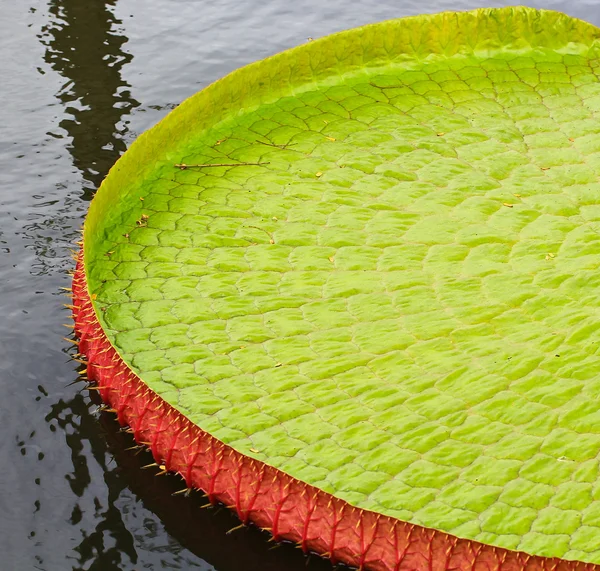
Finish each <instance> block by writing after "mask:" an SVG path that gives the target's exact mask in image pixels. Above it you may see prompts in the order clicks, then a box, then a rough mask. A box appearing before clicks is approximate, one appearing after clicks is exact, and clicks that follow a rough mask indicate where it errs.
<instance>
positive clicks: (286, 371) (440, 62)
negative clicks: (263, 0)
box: [76, 8, 600, 569]
mask: <svg viewBox="0 0 600 571" xmlns="http://www.w3.org/2000/svg"><path fill="white" fill-rule="evenodd" d="M599 39H600V31H599V30H598V29H596V28H595V27H593V26H591V25H589V24H587V23H584V22H581V21H579V20H575V19H572V18H569V17H567V16H565V15H562V14H558V13H555V12H550V11H536V10H532V9H526V8H507V9H497V10H478V11H475V12H467V13H444V14H440V15H433V16H420V17H414V18H406V19H400V20H394V21H389V22H384V23H381V24H376V25H371V26H366V27H363V28H358V29H355V30H351V31H348V32H343V33H339V34H335V35H333V36H329V37H326V38H323V39H320V40H318V41H314V42H310V43H308V44H306V45H303V46H301V47H298V48H295V49H292V50H290V51H287V52H285V53H282V54H279V55H276V56H274V57H271V58H268V59H266V60H263V61H260V62H257V63H255V64H252V65H250V66H247V67H245V68H243V69H240V70H238V71H236V72H234V73H232V74H230V75H228V76H227V77H225V78H224V79H222V80H220V81H218V82H216V83H215V84H213V85H211V86H210V87H208V88H207V89H205V90H203V91H201V92H200V93H198V94H197V95H195V96H193V97H192V98H190V99H189V100H187V101H186V102H184V103H183V104H182V105H181V106H180V107H179V108H177V109H176V110H175V111H173V112H172V113H171V114H170V115H169V116H168V117H167V118H166V119H165V120H163V121H162V122H161V123H160V124H159V125H157V126H156V127H154V128H153V129H151V130H150V131H149V132H147V133H145V134H144V135H142V136H141V137H140V138H139V139H138V140H137V141H136V142H135V143H134V144H133V145H132V147H131V149H130V150H129V151H128V152H127V153H126V154H125V155H124V156H123V157H122V158H121V159H120V160H119V162H118V163H117V164H116V165H115V167H114V168H113V169H112V170H111V172H110V174H109V176H108V177H107V179H106V180H105V181H104V183H103V185H102V187H101V188H100V190H99V191H98V193H97V195H96V197H95V198H94V200H93V202H92V204H91V207H90V211H89V215H88V217H87V219H86V223H85V230H84V249H83V255H82V259H81V263H80V266H79V270H78V274H77V279H76V318H77V321H78V330H79V332H80V333H81V334H82V335H83V337H84V339H83V341H82V343H83V348H84V350H86V352H87V353H88V356H89V360H90V369H91V376H92V377H93V378H96V379H98V380H99V382H100V384H101V385H102V386H101V392H102V391H104V392H103V396H104V397H105V398H106V399H107V400H109V401H110V402H112V403H113V404H115V403H117V404H118V406H115V408H116V409H118V412H119V415H120V418H121V420H122V421H123V422H127V423H128V424H130V425H131V426H132V428H133V430H134V432H136V436H138V437H139V439H140V440H142V441H145V442H147V443H148V444H149V445H151V446H154V445H156V446H158V445H157V444H156V443H157V442H163V441H164V442H163V444H164V446H163V448H160V446H158V448H153V451H154V452H155V455H156V456H157V460H158V461H159V464H162V465H163V466H164V467H165V469H173V470H175V471H178V472H180V473H181V474H182V475H183V476H184V477H185V478H186V481H187V482H188V485H189V486H195V487H201V488H203V489H204V490H205V491H207V492H208V493H209V495H211V497H214V498H215V500H221V501H224V502H225V503H228V505H231V506H233V507H234V508H235V509H237V510H238V513H239V514H240V517H242V519H244V520H245V521H255V522H256V523H258V525H261V526H262V527H266V528H269V529H271V531H272V532H273V533H274V535H275V536H276V537H277V538H279V537H283V538H286V537H287V538H291V539H295V540H297V541H300V542H301V545H302V547H303V548H305V549H313V550H315V551H318V552H320V553H323V554H329V556H331V557H332V559H334V560H342V561H346V562H349V563H354V564H356V565H366V566H367V567H371V568H373V569H398V568H404V567H401V565H402V564H403V563H402V562H403V561H408V559H402V558H403V557H409V556H415V557H417V555H418V556H419V557H421V558H422V559H418V561H421V563H415V562H414V561H417V559H415V560H411V561H413V562H412V563H410V564H409V563H406V565H409V566H410V565H412V567H410V568H415V569H416V568H419V569H420V568H424V566H425V563H424V562H425V561H427V559H428V558H429V561H430V563H431V560H433V563H432V564H434V565H442V564H441V563H440V561H441V559H440V558H441V557H442V555H440V553H442V552H444V553H446V554H447V553H451V554H452V553H454V554H456V553H457V552H456V549H458V547H456V546H459V547H460V546H463V547H464V546H465V545H466V546H468V547H469V549H472V551H470V552H469V553H471V555H465V553H467V551H464V549H467V548H466V547H464V549H463V547H461V549H463V551H464V553H463V552H461V553H463V555H460V557H462V559H460V557H459V556H458V555H457V556H456V557H458V559H456V560H455V561H454V560H453V561H454V563H453V564H454V565H456V568H470V567H468V565H471V564H472V562H471V563H469V561H471V560H475V559H476V558H477V557H478V556H479V555H477V554H478V553H480V552H481V553H487V555H486V556H489V557H496V559H497V561H505V560H507V561H511V562H512V563H511V564H514V565H516V567H514V568H520V567H525V566H526V561H527V558H524V556H523V557H522V556H520V555H518V554H516V555H515V554H514V553H513V551H520V552H525V553H528V554H532V555H535V556H547V557H559V558H563V559H573V560H580V561H585V562H591V563H600V491H599V488H598V483H597V482H598V453H599V450H600V412H599V411H598V397H599V396H600V375H599V371H600V357H599V352H600V309H599V308H600V287H599V285H600V278H599V276H600V272H599V266H600V256H599V253H600V184H599V182H598V177H599V175H600V72H599V68H600V43H599ZM86 304H87V305H86ZM90 304H91V305H90ZM92 330H93V331H94V332H95V333H94V335H93V336H92V335H91V334H90V333H89V331H92ZM86 335H87V336H86ZM105 353H108V354H109V355H110V356H111V358H110V362H108V363H107V362H106V361H103V360H102V359H103V357H102V355H104V354H105ZM119 375H120V376H119ZM128 375H130V376H128ZM125 378H127V379H129V380H128V381H127V382H126V383H124V382H123V383H122V382H121V381H122V379H125ZM131 383H134V384H135V383H138V384H137V385H136V387H137V388H136V389H135V391H134V390H133V389H131V390H130V389H129V388H127V387H129V386H130V385H131ZM139 383H142V385H141V386H142V387H147V389H143V390H140V388H139V387H140V385H139ZM136 391H137V392H136ZM157 402H158V403H159V405H156V407H155V409H156V410H155V409H154V408H152V407H153V406H154V404H152V403H157ZM147 411H151V412H147ZM161 414H162V415H164V418H167V419H168V421H164V422H163V420H164V419H163V418H162V417H161ZM148 418H151V422H150V421H149V420H148ZM173 419H177V420H176V421H175V420H173ZM178 423H179V424H178ZM182 423H183V424H182ZM184 424H185V427H186V428H185V430H183V429H182V428H181V427H182V426H184ZM177 427H179V428H177ZM188 429H189V430H190V433H191V432H194V430H196V431H197V432H196V433H195V434H196V436H195V439H192V440H190V441H186V443H185V446H183V445H179V444H177V443H178V442H179V441H180V440H181V439H184V438H187V437H184V436H182V434H183V433H184V432H185V431H187V430H188ZM178 439H179V440H178ZM209 441H210V443H211V444H210V446H208V444H206V443H207V442H209ZM169 442H170V444H169ZM215 442H216V443H217V444H218V445H221V444H222V445H224V446H223V447H221V448H218V450H220V452H218V453H217V452H211V454H212V456H210V454H209V456H210V458H211V460H210V461H209V460H207V458H208V456H206V454H208V453H207V452H206V450H208V448H210V447H213V448H210V450H214V446H217V444H215ZM165 443H166V444H165ZM161 446H162V445H161ZM194 446H195V447H196V448H194ZM207 447H208V448H207ZM173 450H175V452H174V454H173V453H172V452H173ZM194 450H195V452H194ZM223 450H225V451H226V452H223ZM223 454H225V456H227V458H230V457H231V458H234V459H235V462H237V464H235V462H234V464H231V465H229V464H227V462H225V461H224V460H223V458H224V456H223ZM228 455H229V456H228ZM207 463H210V464H211V466H212V467H211V468H210V474H209V470H208V468H206V465H207ZM215 466H216V467H215ZM232 466H238V468H235V469H234V467H232ZM249 467H251V470H254V471H253V472H252V471H250V472H248V470H250V468H249ZM236 470H238V471H237V472H236ZM265 470H266V471H267V472H268V474H269V478H266V477H265V476H264V474H265V473H267V472H265ZM228 471H229V473H230V475H231V474H233V475H231V477H230V479H229V480H227V482H229V484H227V485H225V484H218V485H217V484H215V485H213V484H214V482H217V481H220V480H218V477H220V474H221V473H225V472H228ZM207 474H208V475H207ZM236 474H237V475H236ZM271 476H272V480H271V479H270V478H271ZM223 477H225V476H223ZM203 478H205V479H204V480H203ZM277 478H279V480H278V479H277ZM281 478H283V480H281ZM285 478H288V484H285V485H284V484H282V483H281V482H282V481H283V482H285V481H286V480H285ZM267 480H268V481H267ZM255 481H256V482H260V486H262V487H261V488H260V492H259V491H256V490H257V489H258V488H252V486H254V485H255ZM269 482H273V485H272V486H273V487H274V486H275V485H276V484H275V482H277V486H278V487H277V490H276V491H273V490H271V491H270V492H269V493H271V495H272V497H275V498H279V500H273V501H274V504H273V505H275V506H277V507H276V508H272V510H271V511H269V510H270V509H271V506H268V505H266V504H265V506H264V508H263V507H260V508H259V507H257V506H258V504H259V503H260V502H258V500H256V501H257V502H258V503H256V505H255V503H253V502H254V501H255V499H256V498H257V497H259V496H260V494H262V493H263V492H264V490H265V489H266V488H268V487H269V485H270V484H269ZM291 483H293V485H292V484H291ZM257 485H258V484H257ZM286 485H287V486H288V487H287V488H286ZM215 486H216V487H215ZM219 486H220V487H219ZM290 486H292V487H293V486H296V488H294V489H295V490H296V491H295V492H294V494H293V497H291V496H290V494H288V492H287V490H288V489H291V488H290ZM298 486H300V488H298ZM301 486H304V488H302V487H301ZM232 488H234V489H233V490H232ZM253 489H254V490H255V491H254V492H252V491H251V490H253ZM298 490H300V491H301V490H304V493H300V492H298ZM265 493H266V492H265ZM290 493H291V492H290ZM252 494H254V495H252ZM305 496H309V497H312V498H314V501H313V500H310V499H308V500H305V499H303V498H305ZM261 497H262V496H261ZM228 498H229V499H228ZM232 498H233V499H232ZM249 498H250V499H249ZM323 498H324V499H323ZM327 498H328V501H329V508H331V506H334V508H335V509H338V508H339V506H343V507H342V508H339V511H337V512H336V511H335V509H333V508H331V510H330V511H331V513H329V512H327V509H328V508H327V501H326V500H327ZM277 501H279V504H277ZM304 501H306V502H308V503H306V504H304V503H302V502H304ZM311 501H312V503H311ZM244 502H246V504H244ZM285 502H287V503H285ZM242 504H244V505H245V506H246V507H245V508H243V509H242V508H241V507H240V506H242ZM284 504H285V506H284ZM261 505H262V504H261ZM282 506H284V508H282ZM311 506H312V507H311ZM336 506H337V507H336ZM261 510H262V511H261ZM273 510H274V511H273ZM315 510H316V511H315ZM283 512H285V513H286V517H287V518H289V521H291V522H292V523H291V524H290V526H292V527H293V523H294V521H296V520H297V523H298V525H297V528H298V529H300V530H301V532H302V533H301V532H298V533H296V532H294V533H296V535H294V533H292V532H291V531H289V530H287V531H286V530H283V531H282V530H281V529H276V523H274V522H279V518H280V517H282V516H281V513H283ZM317 513H318V514H320V515H319V516H318V518H317V517H316V516H314V514H317ZM328 514H329V515H328ZM336 514H337V515H336ZM329 516H330V519H331V521H330V519H327V518H328V517H329ZM338 516H339V517H338ZM294 518H295V519H294ZM348 518H349V519H348ZM352 518H354V519H352ZM361 518H363V519H361ZM365 518H367V519H365ZM368 518H371V519H368ZM317 519H318V520H319V521H317ZM367 520H368V521H370V522H375V523H373V524H372V525H371V526H370V528H369V529H370V531H368V533H367V531H364V530H366V529H367V526H366V524H365V523H364V522H365V521H367ZM286 521H287V520H286ZM324 522H325V523H324ZM332 522H333V523H332ZM348 522H352V525H350V523H348ZM355 522H356V529H359V528H360V530H361V531H360V541H359V540H358V539H356V541H355V540H354V539H352V541H350V540H348V541H347V542H346V543H344V541H346V540H344V541H342V539H340V538H342V536H344V537H346V536H347V537H350V535H352V533H358V532H355V531H353V529H354V528H353V527H352V526H353V525H354V523H355ZM377 522H386V523H385V525H384V523H381V530H387V531H385V534H388V537H387V540H388V541H389V542H390V545H391V544H393V543H394V541H395V542H396V543H395V546H396V547H395V550H394V549H392V548H391V547H390V548H389V549H388V551H390V553H391V552H392V551H393V552H394V553H393V554H392V555H390V554H389V553H388V551H386V549H387V548H384V546H383V543H382V542H384V535H385V534H384V531H380V528H379V527H378V525H379V523H377ZM390 522H391V523H390ZM397 522H406V523H404V524H402V525H403V526H404V527H401V528H400V527H394V526H396V524H397ZM359 524H360V525H359ZM412 524H414V525H412ZM398 525H399V524H398ZM361 526H362V527H361ZM385 526H388V527H385ZM390 526H392V527H390ZM286 529H287V528H286ZM290 529H291V528H290ZM390 529H392V530H393V529H396V530H397V529H402V530H404V531H402V533H401V534H400V535H398V533H400V532H397V533H396V535H395V536H394V537H395V540H393V538H392V539H391V538H390V537H391V536H389V530H390ZM302 530H303V531H302ZM407 530H408V531H407ZM429 530H438V531H439V532H444V533H440V534H438V535H436V533H437V532H430V531H429ZM419 533H422V534H423V533H424V534H425V536H426V537H427V538H429V539H428V541H429V543H428V545H429V547H430V551H429V552H428V551H427V549H426V548H425V547H423V548H421V547H419V548H418V549H416V548H415V549H416V551H415V553H416V552H417V551H419V549H420V550H421V551H419V553H417V555H414V553H412V552H410V550H409V551H408V552H405V553H404V554H402V553H401V548H400V547H398V545H400V544H399V543H398V542H399V541H400V543H402V542H403V541H404V542H405V543H406V542H408V543H407V544H409V543H410V541H411V537H413V536H412V535H411V534H414V537H416V536H417V535H418V534H419ZM299 534H300V535H299ZM402 534H403V535H402ZM427 534H429V535H427ZM446 534H448V535H446ZM425 536H423V537H425ZM353 537H354V536H353ZM399 537H400V539H398V538H399ZM438 537H441V538H444V539H443V541H445V542H446V543H444V545H446V546H450V547H448V548H447V549H446V547H444V549H446V551H444V550H441V551H440V550H438V552H435V550H434V549H433V547H431V546H432V545H434V546H435V545H437V544H436V543H435V541H437V539H436V538H438ZM457 537H458V538H463V539H465V540H468V541H467V542H466V543H465V542H460V541H458V540H457V539H456V538H457ZM407 538H408V539H407ZM336 541H338V543H337V544H336ZM440 541H442V540H440ZM340 542H341V544H340ZM378 542H379V543H378ZM473 542H480V543H482V544H484V545H487V546H491V547H494V548H496V547H497V548H503V549H491V548H490V549H489V550H488V551H486V548H484V547H482V546H481V545H479V544H478V543H473ZM425 544H427V542H425V543H423V545H425ZM374 545H375V546H377V547H373V546H374ZM386 545H387V544H386ZM440 545H441V544H440ZM474 546H476V548H475V547H474ZM453 549H455V551H452V550H453ZM478 550H479V551H478ZM481 550H483V551H481ZM506 550H507V551H506ZM407 553H408V555H407ZM411 553H412V555H411ZM490 554H491V555H490ZM394 557H395V559H394ZM469 557H471V559H469ZM511 557H512V559H511ZM515 557H516V559H515ZM507 558H508V559H507ZM519 558H521V559H519ZM459 560H460V561H459ZM457 561H458V563H457ZM535 561H538V560H537V559H535ZM539 561H542V562H543V560H541V559H540V560H539ZM515 562H516V563H515ZM538 563H539V562H538ZM543 564H544V563H539V565H543ZM561 564H562V563H561ZM395 565H396V566H395ZM448 565H449V563H448ZM442 566H443V565H442ZM407 568H408V567H407ZM440 568H442V567H440ZM511 568H512V567H511Z"/></svg>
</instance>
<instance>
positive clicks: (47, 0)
mask: <svg viewBox="0 0 600 571" xmlns="http://www.w3.org/2000/svg"><path fill="white" fill-rule="evenodd" d="M513 3H514V2H509V1H492V0H487V1H486V0H429V2H419V1H417V0H361V1H358V0H328V1H326V2H323V1H317V0H295V1H294V2H291V1H289V0H263V1H262V2H258V1H257V0H238V1H232V0H212V1H211V2H209V1H207V0H143V1H142V0H19V1H14V0H12V1H11V0H0V9H1V10H0V571H29V570H34V569H37V570H42V571H65V570H70V569H72V570H99V571H113V570H115V571H116V570H119V571H120V570H136V571H137V570H142V569H150V570H154V569H184V570H187V569H200V570H212V569H215V570H217V571H233V570H238V569H245V570H248V571H252V570H256V571H258V570H261V571H262V570H264V571H269V570H272V571H277V570H285V571H294V570H308V571H327V570H331V569H332V566H331V564H330V563H328V562H327V561H323V560H320V559H318V558H315V557H312V558H310V559H308V560H307V559H306V558H305V557H304V555H303V554H302V553H301V552H300V551H299V550H298V549H294V548H292V547H291V546H281V547H277V548H275V549H273V544H272V543H270V542H268V537H267V536H266V535H264V534H263V533H261V532H259V531H257V530H256V529H239V530H236V531H232V532H231V533H228V532H229V531H230V530H231V529H232V528H234V527H236V526H237V521H236V520H235V518H233V516H231V515H230V514H229V513H227V512H226V510H224V509H212V508H211V509H203V508H202V505H203V501H202V498H201V497H199V495H194V496H192V497H189V498H187V497H184V496H182V495H176V496H173V495H172V494H173V492H175V491H177V490H178V489H180V488H181V485H180V482H179V481H178V480H177V479H176V478H174V477H170V476H168V477H156V476H155V475H154V472H153V471H151V470H146V469H142V467H143V466H144V465H146V464H149V463H150V462H151V461H152V460H151V459H150V457H149V456H148V454H147V453H145V452H142V453H138V452H137V451H136V450H131V449H130V447H131V446H132V445H133V442H132V441H131V438H130V437H129V435H127V434H125V433H123V432H121V431H120V430H119V427H118V426H117V424H116V422H115V421H114V420H113V419H112V417H111V416H110V415H108V413H103V412H99V410H98V405H99V403H98V401H97V399H96V398H94V395H93V394H90V392H89V391H87V390H85V385H84V384H83V383H81V382H78V378H79V377H78V371H79V370H80V368H81V367H80V366H79V364H78V363H76V362H74V361H73V360H72V359H71V357H72V355H73V353H74V348H73V345H72V344H71V343H69V342H68V341H67V340H64V339H63V337H64V336H65V335H67V336H68V335H69V330H68V329H67V328H65V327H63V323H64V324H68V323H69V316H68V311H67V310H65V309H64V308H63V306H62V304H63V303H68V302H69V300H68V298H66V297H63V296H62V293H63V292H62V291H61V289H60V288H61V287H68V286H69V283H70V276H69V271H70V270H72V268H73V261H72V258H71V250H72V249H73V248H75V246H74V245H73V242H75V241H76V240H77V239H78V233H79V228H80V227H81V224H82V222H83V218H84V216H85V212H86V209H87V207H88V203H89V201H90V199H91V197H92V195H93V193H94V191H95V190H96V189H97V188H98V186H99V184H100V182H101V181H102V179H103V177H104V176H105V175H106V173H107V172H108V170H109V168H110V167H111V165H112V164H113V163H114V162H115V161H116V160H117V159H118V158H119V156H120V155H121V154H122V153H123V152H124V151H125V150H126V149H127V146H128V145H129V144H130V143H131V142H132V141H133V140H134V139H135V138H136V137H137V136H138V135H139V134H140V133H141V132H143V131H144V130H146V129H147V128H149V127H150V126H152V125H153V124H154V123H156V122H157V121H158V120H160V119H161V118H162V117H164V116H165V115H166V114H167V113H168V112H169V110H170V109H172V108H173V107H174V106H176V105H177V104H178V103H180V102H181V101H182V100H183V99H185V98H186V97H188V96H190V95H192V94H193V93H195V92H196V91H198V90H200V89H202V88H203V87H205V86H206V85H208V84H210V83H211V82H213V81H214V80H216V79H218V78H219V77H222V76H223V75H225V74H227V73H228V72H230V71H232V70H234V69H235V68H237V67H240V66H242V65H244V64H246V63H249V62H251V61H254V60H256V59H260V58H263V57H266V56H268V55H270V54H273V53H276V52H278V51H281V50H283V49H286V48H289V47H292V46H295V45H298V44H301V43H304V42H305V41H306V40H307V38H317V37H320V36H323V35H326V34H329V33H331V32H335V31H338V30H342V29H347V28H351V27H355V26H359V25H362V24H366V23H370V22H376V21H380V20H384V19H388V18H395V17H400V16H406V15H411V14H417V13H422V12H438V11H442V10H466V9H471V8H477V7H483V6H505V5H510V4H513ZM529 5H531V6H534V7H538V8H552V9H556V10H561V11H563V12H567V13H568V14H570V15H572V16H577V17H580V18H583V19H585V20H588V21H590V22H592V23H594V24H596V25H599V26H600V0H570V1H566V0H535V1H534V0H530V2H529Z"/></svg>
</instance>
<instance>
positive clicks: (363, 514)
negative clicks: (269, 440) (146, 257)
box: [73, 248, 600, 571]
mask: <svg viewBox="0 0 600 571" xmlns="http://www.w3.org/2000/svg"><path fill="white" fill-rule="evenodd" d="M73 319H74V321H75V333H76V335H77V336H78V338H79V351H80V352H81V353H82V354H83V355H85V356H86V357H87V376H88V379H89V380H90V381H93V382H96V383H97V385H98V386H97V389H98V392H99V394H100V397H101V398H102V400H103V401H104V402H105V403H107V404H109V405H110V406H111V407H112V410H113V411H114V412H115V413H116V415H117V419H118V421H119V423H120V424H121V425H123V426H129V427H130V428H131V430H132V432H133V436H134V438H135V440H136V442H137V443H138V444H143V445H145V446H147V447H148V448H149V449H150V450H151V452H152V455H153V456H154V459H155V460H156V462H157V464H158V465H159V466H160V468H161V469H162V470H167V471H170V472H175V473H177V474H179V475H180V476H181V477H182V478H183V479H184V480H185V482H186V485H187V487H188V488H190V489H191V488H195V489H199V490H202V491H203V492H204V493H205V494H206V495H207V496H208V499H209V501H210V502H211V503H221V504H224V505H225V506H227V507H228V508H230V509H232V510H234V511H235V512H236V513H237V516H238V517H239V519H240V520H241V522H242V523H243V524H248V523H253V524H255V525H257V526H258V527H260V528H262V529H264V530H267V531H269V532H270V533H271V535H272V536H273V539H275V540H287V541H292V542H294V543H296V544H298V545H299V547H301V548H302V550H303V551H304V552H313V553H316V554H318V555H321V556H323V557H326V558H328V559H330V560H331V562H332V563H334V564H335V563H338V562H340V563H345V564H347V565H351V566H355V567H358V568H359V569H364V570H365V571H366V570H372V571H400V570H413V571H420V570H425V569H426V570H430V571H442V570H449V569H451V570H456V571H459V570H460V571H475V570H488V571H492V570H494V571H513V570H515V571H516V570H527V571H534V570H544V571H545V570H548V571H550V570H553V571H559V570H560V571H563V570H565V571H566V570H578V571H579V570H581V571H583V570H594V569H595V570H600V566H598V565H593V564H591V563H583V562H580V561H567V560H564V559H558V558H546V557H538V556H532V555H528V554H526V553H522V552H519V551H511V550H508V549H503V548H499V547H493V546H490V545H485V544H483V543H478V542H476V541H472V540H468V539H461V538H458V537H455V536H453V535H449V534H447V533H444V532H441V531H437V530H433V529H428V528H426V527H422V526H419V525H415V524H411V523H407V522H404V521H400V520H397V519H395V518H392V517H389V516H384V515H381V514H378V513H375V512H372V511H368V510H364V509H360V508H357V507H354V506H352V505H350V504H348V503H347V502H345V501H343V500H341V499H339V498H336V497H335V496H332V495H331V494H328V493H326V492H324V491H323V490H320V489H318V488H316V487H315V486H311V485H309V484H306V483H304V482H301V481H300V480H297V479H296V478H293V477H291V476H289V475H288V474H286V473H285V472H282V471H281V470H277V469H276V468H273V467H272V466H269V465H267V464H265V463H264V462H260V461H258V460H255V459H254V458H250V457H249V456H245V455H244V454H242V453H240V452H238V451H237V450H234V449H233V448H231V447H230V446H227V445H226V444H224V443H223V442H221V441H220V440H218V439H216V438H215V437H214V436H211V435H210V434H208V433H207V432H205V431H203V430H202V429H201V428H199V427H198V426H197V425H196V424H194V423H193V422H192V421H190V420H189V419H188V418H187V417H186V416H184V415H183V414H182V413H180V412H179V411H178V410H176V409H175V408H173V407H172V406H171V405H170V404H169V403H167V402H166V401H165V400H163V399H162V398H161V396H160V395H158V394H157V393H155V392H154V391H152V390H151V389H150V388H149V387H148V386H147V385H146V384H145V383H144V382H143V381H142V380H141V379H140V378H139V377H138V376H137V375H136V374H135V373H134V372H133V371H132V370H131V369H130V368H129V366H128V365H127V364H126V363H125V362H124V361H123V359H122V358H121V356H120V355H119V354H118V352H117V351H116V350H115V348H114V347H113V346H112V344H111V343H110V341H109V340H108V338H107V336H106V334H105V332H104V330H103V329H102V326H101V325H100V322H99V321H98V317H97V316H96V312H95V310H94V306H93V304H92V300H91V298H90V295H89V292H88V288H87V281H86V276H85V270H84V264H83V248H82V250H81V251H80V252H79V256H78V258H77V266H76V270H75V274H74V277H73Z"/></svg>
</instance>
